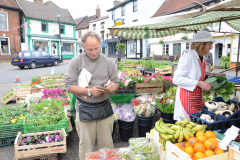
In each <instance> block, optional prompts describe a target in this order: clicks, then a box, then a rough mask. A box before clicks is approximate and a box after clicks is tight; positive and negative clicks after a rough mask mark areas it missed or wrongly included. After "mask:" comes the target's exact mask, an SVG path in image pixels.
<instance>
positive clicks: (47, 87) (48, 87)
mask: <svg viewBox="0 0 240 160" xmlns="http://www.w3.org/2000/svg"><path fill="white" fill-rule="evenodd" d="M58 88H59V85H58V84H52V85H45V89H58Z"/></svg>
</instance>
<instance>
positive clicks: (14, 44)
mask: <svg viewBox="0 0 240 160" xmlns="http://www.w3.org/2000/svg"><path fill="white" fill-rule="evenodd" d="M0 12H7V15H8V18H7V19H8V30H12V29H14V28H17V27H19V26H20V24H19V15H18V11H13V10H9V9H3V8H0ZM6 37H8V45H9V50H10V55H1V49H0V61H11V59H12V56H13V55H14V54H15V52H17V51H21V40H20V32H19V29H17V30H15V31H13V32H0V38H6Z"/></svg>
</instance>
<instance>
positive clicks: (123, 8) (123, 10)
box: [122, 6, 125, 16]
mask: <svg viewBox="0 0 240 160" xmlns="http://www.w3.org/2000/svg"><path fill="white" fill-rule="evenodd" d="M122 16H125V6H122Z"/></svg>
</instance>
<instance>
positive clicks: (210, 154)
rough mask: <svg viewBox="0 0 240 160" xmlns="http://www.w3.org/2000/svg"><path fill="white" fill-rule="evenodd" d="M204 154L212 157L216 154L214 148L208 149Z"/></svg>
mask: <svg viewBox="0 0 240 160" xmlns="http://www.w3.org/2000/svg"><path fill="white" fill-rule="evenodd" d="M204 154H205V156H206V157H211V156H214V155H215V153H214V152H213V151H212V150H206V151H205V152H204Z"/></svg>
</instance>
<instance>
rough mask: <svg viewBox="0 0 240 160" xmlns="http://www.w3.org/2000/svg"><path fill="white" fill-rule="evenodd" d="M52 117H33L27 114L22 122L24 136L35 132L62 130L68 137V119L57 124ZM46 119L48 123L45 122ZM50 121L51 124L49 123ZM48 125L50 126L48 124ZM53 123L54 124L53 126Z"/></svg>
mask: <svg viewBox="0 0 240 160" xmlns="http://www.w3.org/2000/svg"><path fill="white" fill-rule="evenodd" d="M53 116H57V115H50V116H35V115H33V114H27V115H26V118H25V120H24V123H23V125H24V134H27V133H35V132H45V131H55V130H60V129H61V128H64V129H65V131H66V133H67V135H68V119H67V118H65V119H63V120H60V121H58V122H55V121H56V120H55V119H53ZM46 119H48V122H47V120H46ZM50 120H51V122H49V121H50ZM49 123H50V124H49ZM54 123H55V124H54Z"/></svg>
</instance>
